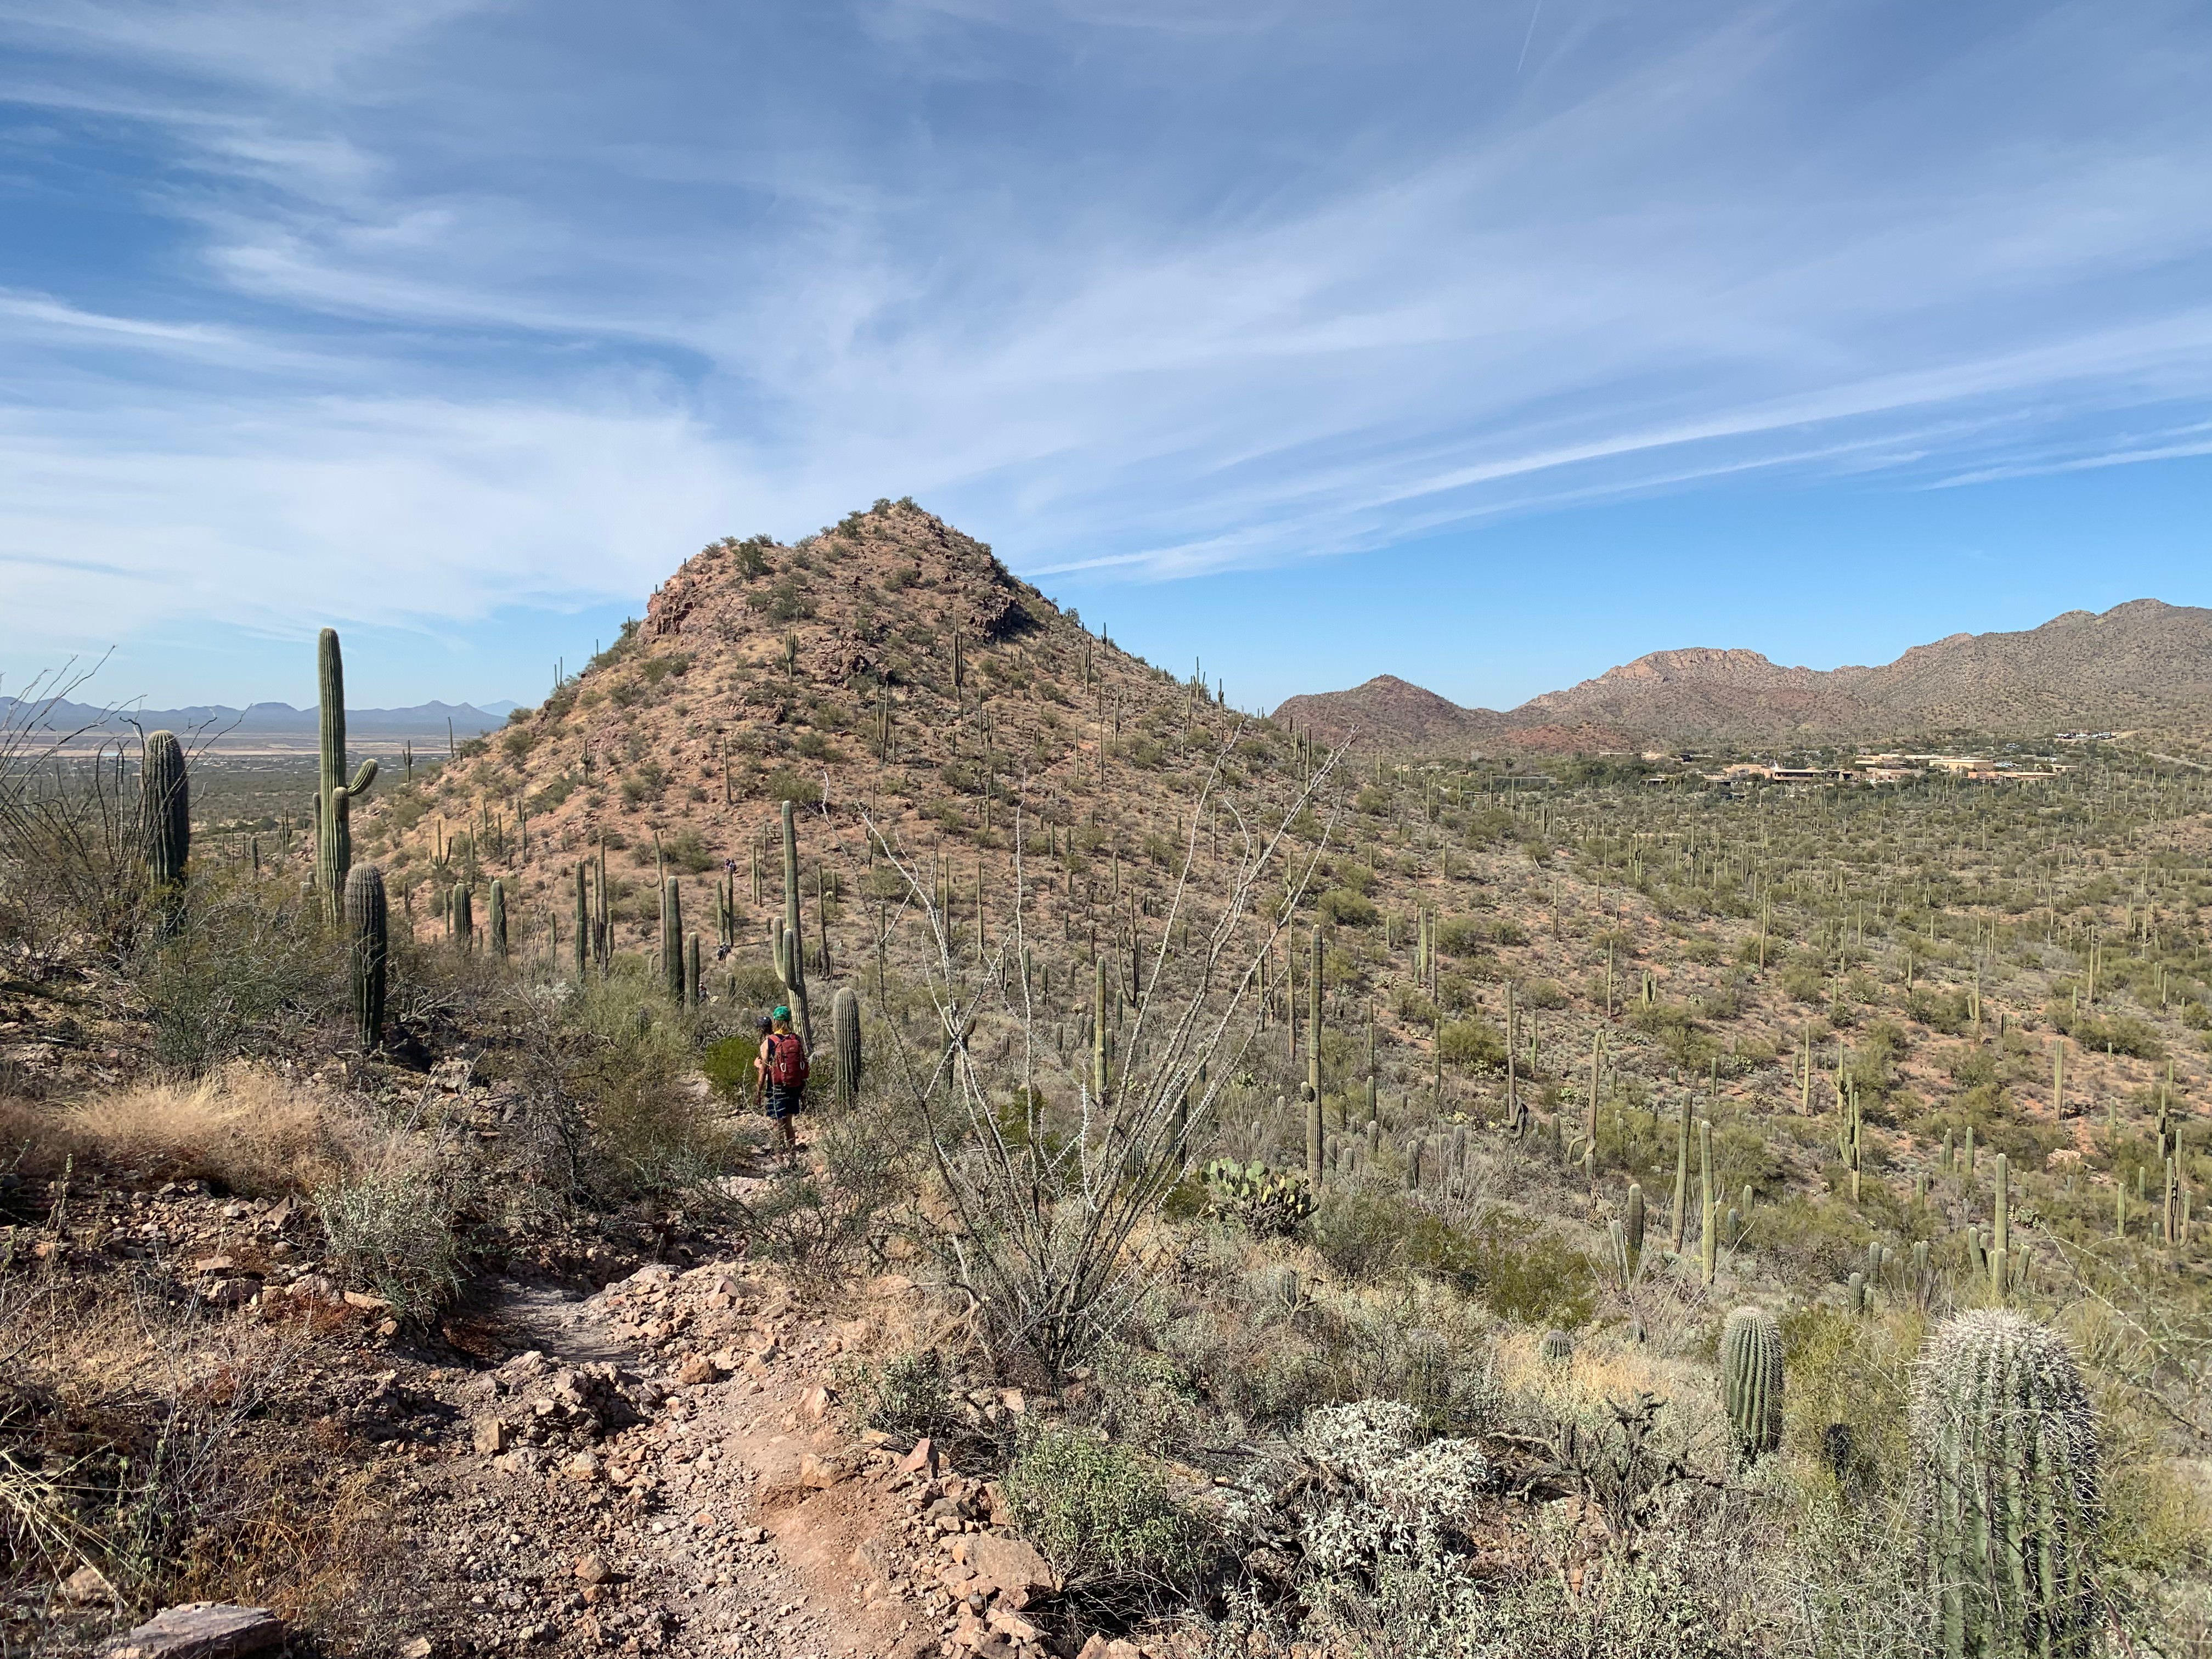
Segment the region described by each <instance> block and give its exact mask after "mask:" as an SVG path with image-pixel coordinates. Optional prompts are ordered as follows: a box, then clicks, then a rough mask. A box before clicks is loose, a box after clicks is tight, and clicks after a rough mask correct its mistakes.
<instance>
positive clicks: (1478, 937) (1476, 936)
mask: <svg viewBox="0 0 2212 1659" xmlns="http://www.w3.org/2000/svg"><path fill="white" fill-rule="evenodd" d="M1492 937H1493V933H1492V928H1491V927H1490V926H1489V925H1488V924H1486V923H1485V922H1483V921H1480V920H1479V919H1477V918H1476V917H1474V916H1446V917H1445V918H1444V919H1443V921H1440V922H1438V923H1437V946H1438V947H1439V948H1440V949H1441V950H1442V951H1443V953H1444V954H1445V955H1446V956H1449V957H1471V956H1474V955H1476V954H1477V953H1479V952H1480V951H1484V950H1486V949H1487V948H1488V947H1489V945H1490V941H1491V939H1492Z"/></svg>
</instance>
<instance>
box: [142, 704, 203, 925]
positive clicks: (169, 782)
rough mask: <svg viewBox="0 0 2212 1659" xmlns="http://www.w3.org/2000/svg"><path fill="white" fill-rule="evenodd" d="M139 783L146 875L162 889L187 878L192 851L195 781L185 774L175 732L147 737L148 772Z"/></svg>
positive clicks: (183, 755)
mask: <svg viewBox="0 0 2212 1659" xmlns="http://www.w3.org/2000/svg"><path fill="white" fill-rule="evenodd" d="M138 783H139V841H140V845H141V846H142V848H143V850H144V854H145V859H146V873H147V874H148V875H149V876H150V877H152V878H153V879H154V881H155V884H157V885H159V886H162V887H167V886H170V885H172V884H174V883H177V882H180V881H182V880H183V879H184V878H185V863H186V861H187V860H189V859H190V858H191V851H192V795H191V779H190V778H188V777H187V776H186V775H185V750H184V746H183V745H182V744H179V742H178V741H177V734H176V733H175V732H148V733H147V734H146V757H145V761H144V771H143V775H141V777H140V778H139V781H138Z"/></svg>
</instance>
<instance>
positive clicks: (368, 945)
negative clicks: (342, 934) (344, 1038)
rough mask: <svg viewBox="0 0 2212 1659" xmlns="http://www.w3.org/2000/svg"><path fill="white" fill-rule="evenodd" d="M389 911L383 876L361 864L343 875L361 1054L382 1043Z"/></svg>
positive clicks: (388, 960)
mask: <svg viewBox="0 0 2212 1659" xmlns="http://www.w3.org/2000/svg"><path fill="white" fill-rule="evenodd" d="M390 926H391V909H390V907H389V906H388V905H387V904H386V900H385V896H384V872H383V871H381V870H380V869H378V868H377V867H376V866H374V865H373V864H363V865H359V866H356V867H355V868H353V869H351V870H349V871H347V872H346V886H345V928H346V941H347V944H348V946H349V956H350V962H349V967H350V968H351V970H352V979H353V1018H354V1029H355V1031H356V1035H357V1036H358V1037H359V1039H360V1042H361V1049H362V1053H363V1054H367V1053H368V1052H369V1051H370V1050H371V1049H373V1048H375V1047H376V1045H377V1044H378V1043H379V1042H382V1041H383V1039H384V1002H385V990H386V982H387V976H388V974H389V971H390V963H391V934H390Z"/></svg>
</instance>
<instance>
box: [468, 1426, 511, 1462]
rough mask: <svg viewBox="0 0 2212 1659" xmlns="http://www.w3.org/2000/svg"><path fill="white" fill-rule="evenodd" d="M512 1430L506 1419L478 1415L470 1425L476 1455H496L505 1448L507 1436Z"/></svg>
mask: <svg viewBox="0 0 2212 1659" xmlns="http://www.w3.org/2000/svg"><path fill="white" fill-rule="evenodd" d="M512 1432H513V1431H512V1430H510V1429H509V1428H508V1427H507V1419H504V1418H500V1417H479V1418H478V1419H477V1420H476V1422H475V1424H474V1425H472V1433H473V1436H474V1438H475V1442H476V1449H477V1455H479V1456H482V1457H496V1456H498V1455H499V1454H500V1453H501V1452H503V1451H505V1450H506V1449H507V1437H508V1436H509V1435H510V1434H511V1433H512Z"/></svg>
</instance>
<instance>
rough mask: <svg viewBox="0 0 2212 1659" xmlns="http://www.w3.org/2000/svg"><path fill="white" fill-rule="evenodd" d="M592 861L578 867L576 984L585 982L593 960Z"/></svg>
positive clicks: (586, 861)
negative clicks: (587, 970) (585, 972)
mask: <svg viewBox="0 0 2212 1659" xmlns="http://www.w3.org/2000/svg"><path fill="white" fill-rule="evenodd" d="M591 867H592V866H591V861H590V860H585V861H584V862H582V863H580V864H579V865H578V866H576V943H575V952H576V983H577V984H579V985H581V984H582V983H583V982H584V970H585V969H586V968H587V967H589V966H590V965H591V960H592V886H591V874H590V872H591Z"/></svg>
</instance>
